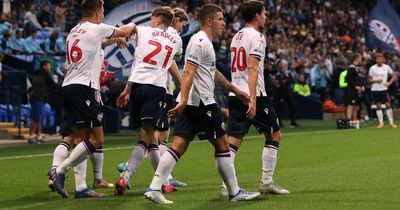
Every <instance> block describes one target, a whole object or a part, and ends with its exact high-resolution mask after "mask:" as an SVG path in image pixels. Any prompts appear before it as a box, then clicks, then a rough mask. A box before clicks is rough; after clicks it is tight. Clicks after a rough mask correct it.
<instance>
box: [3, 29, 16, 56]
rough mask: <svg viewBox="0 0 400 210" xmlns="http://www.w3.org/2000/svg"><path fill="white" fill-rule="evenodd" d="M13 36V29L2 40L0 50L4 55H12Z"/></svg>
mask: <svg viewBox="0 0 400 210" xmlns="http://www.w3.org/2000/svg"><path fill="white" fill-rule="evenodd" d="M12 35H13V30H12V29H11V28H9V29H7V30H6V31H5V32H4V34H3V38H2V39H1V40H0V41H1V45H0V48H1V49H0V50H1V51H2V52H4V53H8V54H11V53H12V49H11V39H12Z"/></svg>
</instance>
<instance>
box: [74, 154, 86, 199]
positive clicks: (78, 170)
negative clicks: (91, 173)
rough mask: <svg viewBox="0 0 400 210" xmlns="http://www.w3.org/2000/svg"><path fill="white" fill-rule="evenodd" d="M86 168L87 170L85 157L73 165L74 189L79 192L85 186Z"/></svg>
mask: <svg viewBox="0 0 400 210" xmlns="http://www.w3.org/2000/svg"><path fill="white" fill-rule="evenodd" d="M86 170H87V159H85V160H84V161H82V162H81V163H79V164H78V165H76V166H75V167H74V173H75V190H76V191H77V192H80V191H82V190H84V189H86V188H87V184H86Z"/></svg>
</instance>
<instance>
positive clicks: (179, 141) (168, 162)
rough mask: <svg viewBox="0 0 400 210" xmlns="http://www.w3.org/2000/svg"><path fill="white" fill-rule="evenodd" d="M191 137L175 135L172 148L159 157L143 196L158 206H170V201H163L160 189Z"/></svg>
mask: <svg viewBox="0 0 400 210" xmlns="http://www.w3.org/2000/svg"><path fill="white" fill-rule="evenodd" d="M192 139H193V135H175V136H174V141H173V143H172V147H171V148H170V149H168V150H167V152H166V153H165V154H164V155H163V156H162V157H161V160H160V163H159V165H158V167H157V170H156V172H155V173H154V177H153V180H152V181H151V184H150V186H149V188H148V189H147V191H146V193H145V194H144V195H145V198H146V199H149V200H151V201H153V202H155V203H159V204H171V203H173V202H172V201H169V200H167V199H165V197H164V196H163V195H162V193H161V187H162V185H163V183H165V181H166V179H167V177H168V175H169V174H171V172H172V170H173V168H174V167H175V165H176V163H177V162H178V160H179V159H180V157H181V156H182V155H183V154H184V153H185V152H186V150H187V148H188V146H189V143H190V141H191V140H192Z"/></svg>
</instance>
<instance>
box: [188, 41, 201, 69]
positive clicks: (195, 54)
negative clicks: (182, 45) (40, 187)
mask: <svg viewBox="0 0 400 210" xmlns="http://www.w3.org/2000/svg"><path fill="white" fill-rule="evenodd" d="M203 48H204V47H202V44H201V43H200V42H197V43H193V46H192V47H191V48H190V49H188V51H187V52H186V53H187V54H188V56H187V59H186V61H187V62H189V63H191V64H193V65H195V66H199V65H200V63H201V62H200V61H201V58H202V54H203V52H202V51H203Z"/></svg>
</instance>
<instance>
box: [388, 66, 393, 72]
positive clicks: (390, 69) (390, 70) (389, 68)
mask: <svg viewBox="0 0 400 210" xmlns="http://www.w3.org/2000/svg"><path fill="white" fill-rule="evenodd" d="M387 69H388V70H387V71H388V74H393V69H392V68H391V67H390V66H389V65H387Z"/></svg>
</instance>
